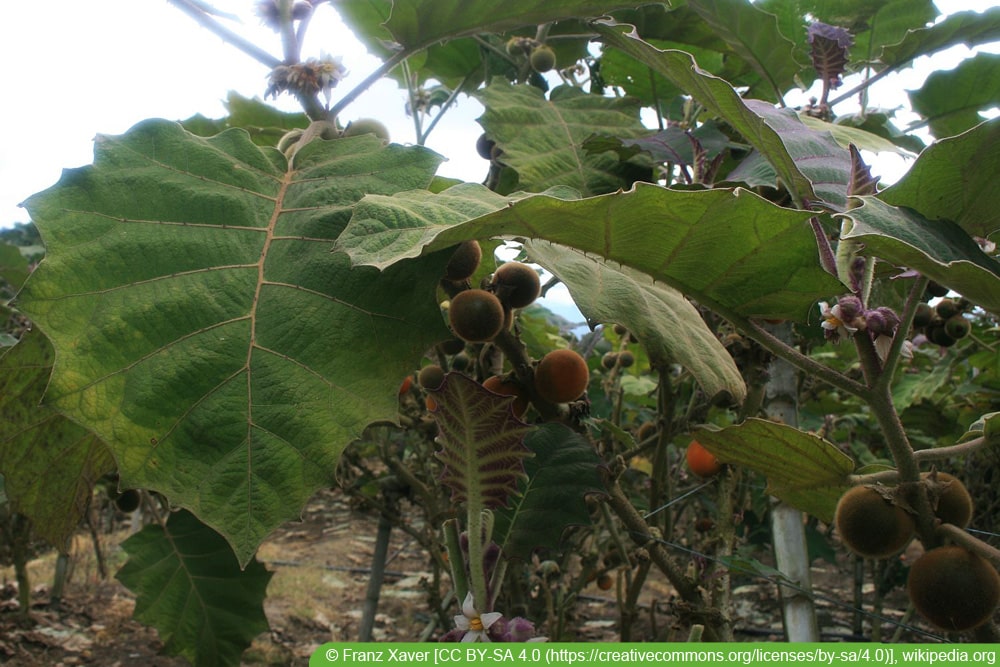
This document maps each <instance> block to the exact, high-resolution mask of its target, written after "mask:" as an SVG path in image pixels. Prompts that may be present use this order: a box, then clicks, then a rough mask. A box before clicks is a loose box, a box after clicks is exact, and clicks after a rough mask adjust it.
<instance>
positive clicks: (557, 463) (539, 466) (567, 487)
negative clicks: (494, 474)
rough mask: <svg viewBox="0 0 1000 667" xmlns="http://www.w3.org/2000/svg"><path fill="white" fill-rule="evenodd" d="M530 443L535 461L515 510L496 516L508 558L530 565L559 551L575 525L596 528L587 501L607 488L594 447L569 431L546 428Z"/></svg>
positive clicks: (529, 467)
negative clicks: (535, 555)
mask: <svg viewBox="0 0 1000 667" xmlns="http://www.w3.org/2000/svg"><path fill="white" fill-rule="evenodd" d="M525 444H526V445H527V447H528V449H529V450H531V452H532V453H533V454H534V456H533V457H531V458H528V459H525V461H524V471H525V475H526V476H525V478H524V479H523V480H521V482H520V483H519V484H518V493H517V495H516V496H515V497H514V498H513V500H512V502H511V503H510V505H509V507H507V508H502V509H499V510H497V511H496V512H495V514H494V516H495V517H496V519H495V521H496V522H495V524H494V529H493V536H494V539H495V540H496V542H497V543H498V544H499V545H500V547H501V548H502V550H503V554H504V556H505V557H507V558H514V559H524V560H530V558H531V553H532V551H534V550H535V549H538V548H543V549H544V548H550V549H558V548H559V545H560V541H561V539H562V536H563V533H564V532H565V531H566V529H567V528H569V527H570V526H587V525H590V523H591V521H590V510H589V508H588V507H587V501H586V496H587V495H588V494H595V493H603V492H604V485H603V483H602V482H601V478H600V474H599V473H598V468H599V466H600V465H601V459H600V457H599V456H598V455H597V453H596V452H595V451H594V447H593V445H592V444H591V443H590V442H589V441H588V440H587V439H586V438H585V437H583V436H581V435H580V434H578V433H574V432H573V431H571V430H570V429H568V428H567V427H566V426H564V425H562V424H541V425H540V426H538V427H537V428H535V429H534V430H532V431H531V433H529V434H528V436H527V437H526V438H525Z"/></svg>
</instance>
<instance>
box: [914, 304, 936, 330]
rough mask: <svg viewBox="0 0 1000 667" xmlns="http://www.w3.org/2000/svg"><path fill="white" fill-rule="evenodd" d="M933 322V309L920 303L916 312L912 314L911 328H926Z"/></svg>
mask: <svg viewBox="0 0 1000 667" xmlns="http://www.w3.org/2000/svg"><path fill="white" fill-rule="evenodd" d="M933 321H934V308H932V307H931V305H930V304H929V303H924V302H920V303H918V304H917V310H916V312H915V313H914V314H913V326H915V327H917V328H921V327H926V326H927V325H929V324H930V323H931V322H933Z"/></svg>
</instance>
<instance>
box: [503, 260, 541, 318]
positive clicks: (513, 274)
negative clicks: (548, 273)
mask: <svg viewBox="0 0 1000 667" xmlns="http://www.w3.org/2000/svg"><path fill="white" fill-rule="evenodd" d="M493 291H494V293H495V294H496V295H497V297H498V298H499V299H500V301H502V302H503V303H504V304H506V305H507V306H510V307H511V308H524V307H526V306H530V305H531V304H532V303H534V302H535V299H537V298H538V295H539V294H541V292H542V282H541V280H539V278H538V272H537V271H535V270H534V269H533V268H531V267H530V266H528V265H527V264H522V263H521V262H507V263H506V264H503V265H501V266H500V268H499V269H497V270H496V273H494V274H493Z"/></svg>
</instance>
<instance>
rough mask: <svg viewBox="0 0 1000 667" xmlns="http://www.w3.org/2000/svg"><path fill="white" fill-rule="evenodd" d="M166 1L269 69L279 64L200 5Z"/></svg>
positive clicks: (182, 0) (175, 0)
mask: <svg viewBox="0 0 1000 667" xmlns="http://www.w3.org/2000/svg"><path fill="white" fill-rule="evenodd" d="M167 2H169V3H170V4H172V5H173V6H174V7H177V8H178V9H179V10H181V11H182V12H184V13H185V14H187V15H188V16H190V17H192V18H193V19H194V20H195V21H197V22H198V24H199V25H201V26H202V27H203V28H205V29H207V30H209V31H210V32H214V33H215V34H216V35H218V36H219V37H221V38H222V39H223V40H224V41H226V42H229V43H230V44H232V45H233V46H235V47H236V48H238V49H239V50H240V51H242V52H243V53H245V54H247V55H248V56H250V57H251V58H253V59H254V60H256V61H258V62H260V63H262V64H263V65H265V66H267V67H269V68H271V69H274V68H275V67H277V66H278V65H280V64H281V61H280V60H279V59H278V58H275V57H274V56H272V55H271V54H270V53H268V52H267V51H265V50H264V49H262V48H260V47H259V46H257V45H256V44H254V43H252V42H250V41H248V40H246V39H244V38H243V37H240V36H239V35H237V34H236V33H235V32H233V31H232V30H230V29H229V28H227V27H225V26H224V25H222V24H221V23H219V22H218V21H216V20H215V19H214V18H212V16H211V15H209V14H207V13H205V11H204V10H203V9H202V8H201V7H198V6H197V5H196V4H194V3H192V2H190V1H189V0H167Z"/></svg>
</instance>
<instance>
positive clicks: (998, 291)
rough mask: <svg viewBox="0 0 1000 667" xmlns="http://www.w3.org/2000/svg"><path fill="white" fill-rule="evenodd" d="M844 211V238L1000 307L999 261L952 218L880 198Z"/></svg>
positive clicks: (978, 300)
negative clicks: (930, 216)
mask: <svg viewBox="0 0 1000 667" xmlns="http://www.w3.org/2000/svg"><path fill="white" fill-rule="evenodd" d="M858 199H859V200H860V201H861V202H862V205H861V206H860V207H858V208H853V209H851V210H850V211H849V212H848V213H846V214H843V217H844V218H845V220H847V221H848V223H849V224H848V229H847V230H846V232H844V233H842V234H841V238H842V239H845V240H856V241H860V242H861V243H863V244H864V248H865V251H864V252H865V254H868V255H873V256H875V257H878V258H880V259H883V260H885V261H887V262H890V263H892V264H895V265H896V266H905V267H909V268H911V269H914V270H916V271H919V272H920V273H922V274H924V275H925V276H927V277H929V278H931V279H932V280H935V281H937V282H939V283H941V284H942V285H947V286H948V287H949V288H951V289H953V290H955V291H956V292H959V293H960V294H962V295H963V296H964V297H966V298H968V299H969V300H970V301H973V302H975V303H977V304H979V305H980V306H982V307H983V308H986V309H987V310H992V311H994V312H1000V262H998V261H997V260H995V259H993V258H992V257H990V256H988V255H986V254H985V253H984V252H983V251H982V250H981V249H980V247H979V245H978V244H976V242H975V241H973V240H972V238H970V237H969V235H968V234H967V233H966V232H965V231H964V230H963V229H962V228H961V227H959V226H958V225H956V224H955V223H953V222H951V221H949V220H928V219H927V218H925V217H924V216H922V215H920V214H919V213H917V212H915V211H913V210H910V209H905V208H897V207H895V206H890V205H889V204H886V203H885V202H884V201H882V200H881V199H879V198H877V197H859V198H858Z"/></svg>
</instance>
